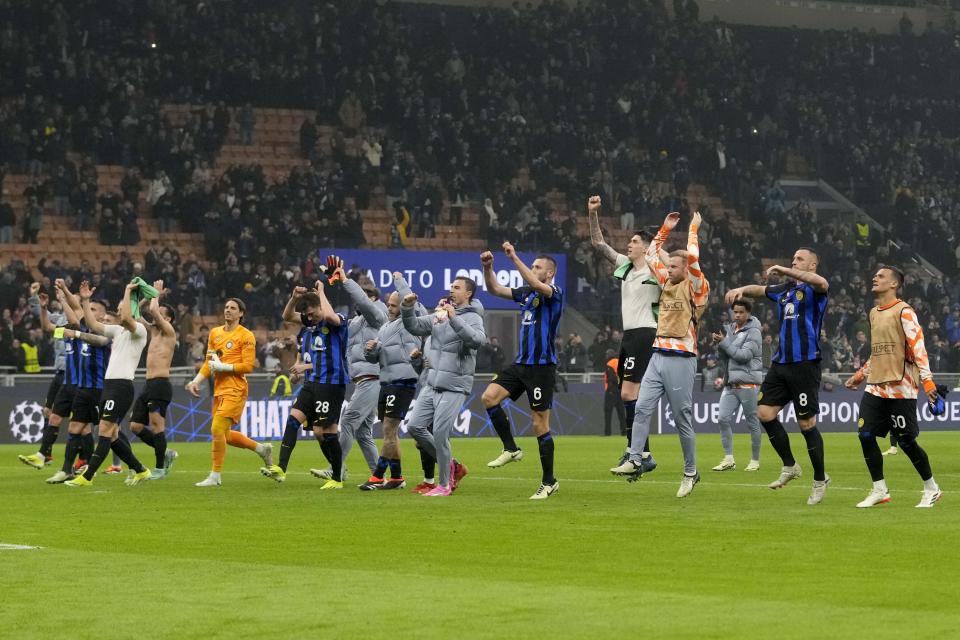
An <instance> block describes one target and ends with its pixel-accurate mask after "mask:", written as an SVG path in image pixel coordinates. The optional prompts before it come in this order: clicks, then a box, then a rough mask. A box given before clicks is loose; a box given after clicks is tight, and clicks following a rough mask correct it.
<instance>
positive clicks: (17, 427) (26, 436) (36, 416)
mask: <svg viewBox="0 0 960 640" xmlns="http://www.w3.org/2000/svg"><path fill="white" fill-rule="evenodd" d="M10 431H11V433H13V437H14V438H16V440H17V442H26V443H28V444H32V443H34V442H40V438H41V437H42V436H43V407H41V406H40V405H39V404H37V403H36V402H33V401H31V400H25V401H23V402H21V403H20V404H18V405H17V406H15V407H14V408H13V410H12V411H11V412H10Z"/></svg>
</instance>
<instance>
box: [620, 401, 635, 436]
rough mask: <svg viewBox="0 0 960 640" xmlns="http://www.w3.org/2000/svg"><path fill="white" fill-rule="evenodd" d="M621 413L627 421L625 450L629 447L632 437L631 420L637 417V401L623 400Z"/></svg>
mask: <svg viewBox="0 0 960 640" xmlns="http://www.w3.org/2000/svg"><path fill="white" fill-rule="evenodd" d="M623 412H624V414H626V420H627V448H629V447H630V438H631V437H632V436H633V418H634V416H636V415H637V401H636V400H624V401H623Z"/></svg>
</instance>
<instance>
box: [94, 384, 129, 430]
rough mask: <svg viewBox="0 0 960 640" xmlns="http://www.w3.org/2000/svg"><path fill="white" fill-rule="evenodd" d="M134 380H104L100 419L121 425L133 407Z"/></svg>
mask: <svg viewBox="0 0 960 640" xmlns="http://www.w3.org/2000/svg"><path fill="white" fill-rule="evenodd" d="M134 393H135V390H134V388H133V380H104V381H103V393H102V394H101V395H100V419H101V420H103V421H104V422H112V423H114V424H120V423H121V422H123V419H124V418H126V417H127V412H129V411H130V407H131V406H132V405H133V396H134Z"/></svg>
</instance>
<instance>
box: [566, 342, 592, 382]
mask: <svg viewBox="0 0 960 640" xmlns="http://www.w3.org/2000/svg"><path fill="white" fill-rule="evenodd" d="M565 355H566V362H565V366H564V371H566V372H567V373H585V372H586V370H587V361H588V356H587V348H586V347H585V346H584V345H583V340H582V339H581V338H580V335H579V334H576V333H571V334H570V336H569V338H567V346H566V349H565Z"/></svg>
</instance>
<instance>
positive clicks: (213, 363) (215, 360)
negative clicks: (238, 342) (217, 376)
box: [210, 354, 233, 373]
mask: <svg viewBox="0 0 960 640" xmlns="http://www.w3.org/2000/svg"><path fill="white" fill-rule="evenodd" d="M210 371H213V372H214V373H229V372H231V371H233V365H232V364H224V363H223V362H220V358H219V357H218V356H217V354H213V355H212V356H211V357H210Z"/></svg>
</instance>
